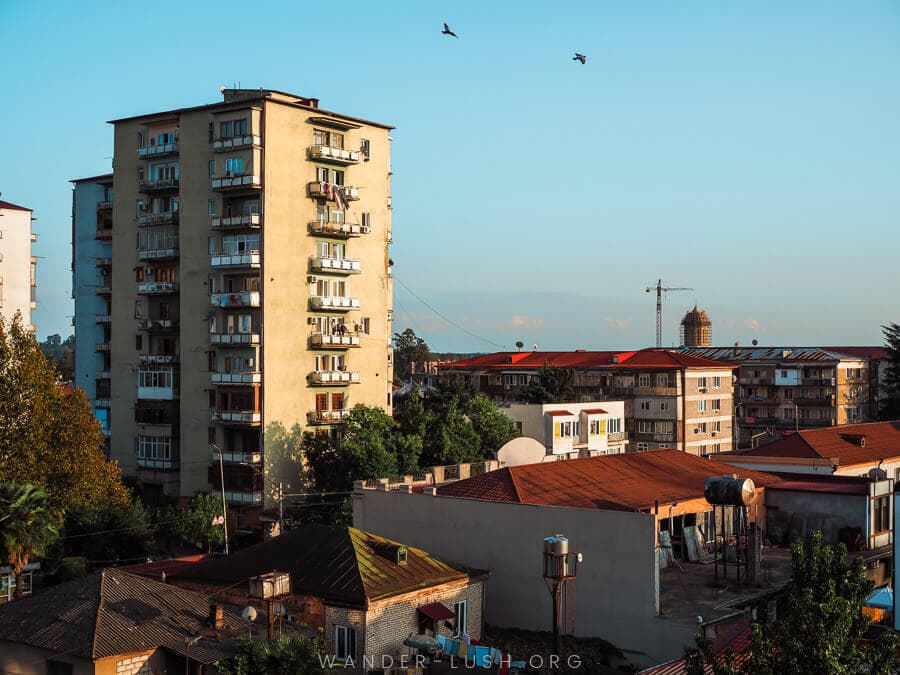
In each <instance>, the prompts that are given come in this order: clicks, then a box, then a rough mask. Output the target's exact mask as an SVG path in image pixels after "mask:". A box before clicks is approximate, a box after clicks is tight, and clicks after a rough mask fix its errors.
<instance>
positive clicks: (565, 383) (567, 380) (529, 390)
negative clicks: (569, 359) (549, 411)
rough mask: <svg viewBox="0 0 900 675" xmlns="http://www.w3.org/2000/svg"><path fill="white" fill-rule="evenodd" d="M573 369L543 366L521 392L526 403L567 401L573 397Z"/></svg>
mask: <svg viewBox="0 0 900 675" xmlns="http://www.w3.org/2000/svg"><path fill="white" fill-rule="evenodd" d="M574 381H575V371H574V370H572V369H571V368H557V367H555V366H544V367H543V368H541V369H540V370H538V374H537V377H535V378H532V380H531V381H530V382H529V383H528V386H527V387H525V391H524V392H523V393H522V399H523V400H524V401H526V402H527V403H568V402H570V401H573V400H574V398H575V386H574Z"/></svg>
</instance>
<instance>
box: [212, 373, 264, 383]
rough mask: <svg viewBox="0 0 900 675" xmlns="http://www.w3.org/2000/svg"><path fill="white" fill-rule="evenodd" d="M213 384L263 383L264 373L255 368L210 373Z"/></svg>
mask: <svg viewBox="0 0 900 675" xmlns="http://www.w3.org/2000/svg"><path fill="white" fill-rule="evenodd" d="M210 379H211V380H212V383H213V384H241V385H254V384H260V383H262V373H261V372H259V371H254V370H247V371H242V372H239V373H210Z"/></svg>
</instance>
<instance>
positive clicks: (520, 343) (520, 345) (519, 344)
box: [516, 340, 525, 349]
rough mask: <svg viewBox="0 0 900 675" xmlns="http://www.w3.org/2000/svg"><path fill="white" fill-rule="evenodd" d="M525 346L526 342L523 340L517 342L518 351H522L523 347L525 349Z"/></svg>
mask: <svg viewBox="0 0 900 675" xmlns="http://www.w3.org/2000/svg"><path fill="white" fill-rule="evenodd" d="M524 346H525V343H524V342H522V341H521V340H516V347H517V348H518V349H522V347H524Z"/></svg>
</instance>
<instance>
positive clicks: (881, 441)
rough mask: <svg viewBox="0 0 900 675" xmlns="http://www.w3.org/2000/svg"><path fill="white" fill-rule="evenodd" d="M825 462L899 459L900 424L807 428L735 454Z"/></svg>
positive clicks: (839, 462) (871, 423)
mask: <svg viewBox="0 0 900 675" xmlns="http://www.w3.org/2000/svg"><path fill="white" fill-rule="evenodd" d="M739 457H772V458H809V459H825V460H828V461H829V462H831V464H833V465H837V466H851V465H853V464H867V463H871V462H876V461H879V460H888V459H897V458H900V421H894V422H870V423H867V424H845V425H841V426H836V427H827V428H825V429H805V430H801V431H798V432H797V433H794V434H791V435H790V436H787V437H785V438H782V439H780V440H777V441H774V442H772V443H768V444H766V445H763V446H761V447H759V448H754V449H753V450H747V451H745V452H742V453H740V455H736V456H735V459H738V458H739Z"/></svg>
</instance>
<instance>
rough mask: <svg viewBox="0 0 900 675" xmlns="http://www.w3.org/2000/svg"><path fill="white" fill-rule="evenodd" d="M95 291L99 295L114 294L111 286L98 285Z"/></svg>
mask: <svg viewBox="0 0 900 675" xmlns="http://www.w3.org/2000/svg"><path fill="white" fill-rule="evenodd" d="M94 293H96V294H97V295H112V288H111V287H110V286H97V287H96V288H95V289H94Z"/></svg>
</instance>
